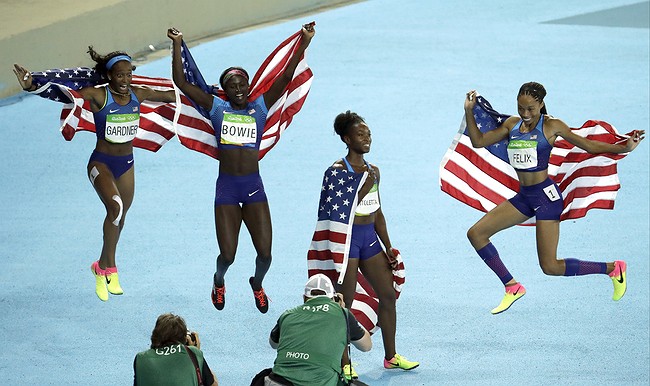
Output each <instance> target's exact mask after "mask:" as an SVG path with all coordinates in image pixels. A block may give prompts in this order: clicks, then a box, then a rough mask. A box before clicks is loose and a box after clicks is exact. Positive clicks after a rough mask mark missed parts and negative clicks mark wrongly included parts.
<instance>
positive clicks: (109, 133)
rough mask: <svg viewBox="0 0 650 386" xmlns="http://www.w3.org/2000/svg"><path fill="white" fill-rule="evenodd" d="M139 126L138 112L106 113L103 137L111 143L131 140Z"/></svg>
mask: <svg viewBox="0 0 650 386" xmlns="http://www.w3.org/2000/svg"><path fill="white" fill-rule="evenodd" d="M139 126H140V114H139V113H134V114H108V115H106V130H105V131H104V138H105V139H106V140H107V141H108V142H112V143H126V142H130V141H133V138H135V134H136V133H137V132H138V127H139Z"/></svg>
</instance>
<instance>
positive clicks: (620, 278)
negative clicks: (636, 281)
mask: <svg viewBox="0 0 650 386" xmlns="http://www.w3.org/2000/svg"><path fill="white" fill-rule="evenodd" d="M616 280H618V282H619V283H621V284H623V282H624V281H625V280H623V271H621V273H620V274H619V279H616Z"/></svg>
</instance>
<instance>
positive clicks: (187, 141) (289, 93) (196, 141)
mask: <svg viewBox="0 0 650 386" xmlns="http://www.w3.org/2000/svg"><path fill="white" fill-rule="evenodd" d="M301 39H302V32H301V31H299V32H297V33H295V34H293V35H292V36H290V37H289V38H288V39H286V40H285V41H284V42H282V43H281V44H280V45H279V46H278V47H277V48H276V49H275V50H274V51H273V52H272V53H271V55H269V56H268V57H267V58H266V60H265V61H264V63H262V66H261V67H260V69H259V70H258V71H257V73H256V74H255V76H254V77H253V80H252V81H251V90H250V93H249V96H248V99H249V100H254V99H256V98H257V97H259V96H260V95H262V94H264V93H265V92H266V91H268V89H269V88H270V87H271V85H272V84H273V82H275V80H276V79H277V78H278V77H279V76H280V75H282V73H283V72H284V70H285V68H286V66H287V64H288V62H289V60H290V59H291V57H292V56H293V55H294V54H295V51H296V50H297V49H298V47H299V45H300V41H301ZM312 79H313V73H312V71H311V69H310V68H309V66H308V65H307V61H306V59H305V57H304V56H303V57H302V58H301V60H300V62H299V63H298V66H297V67H296V71H295V72H294V74H293V78H292V80H291V82H289V85H288V86H287V88H286V89H285V90H284V93H283V94H282V95H281V96H280V98H279V99H278V100H277V102H275V103H274V104H273V106H271V107H270V108H269V112H268V115H267V118H266V125H265V126H264V132H263V134H262V141H261V144H260V151H259V159H262V157H264V155H266V153H267V152H268V151H269V150H271V149H272V148H273V146H275V144H276V143H277V142H278V141H279V140H280V136H281V135H282V133H284V130H286V128H287V127H288V126H289V124H290V123H291V121H292V119H293V116H294V115H295V114H296V113H297V112H298V111H300V109H301V108H302V105H303V104H304V102H305V99H306V98H307V94H308V93H309V89H310V88H311V83H312ZM176 91H177V100H178V99H180V101H181V107H180V109H178V112H177V114H176V115H177V116H176V118H175V127H176V133H177V134H178V138H179V139H180V141H181V143H182V144H183V145H184V146H186V147H188V148H189V149H192V150H196V151H199V152H201V153H204V154H207V155H209V156H211V157H213V158H218V153H217V137H216V134H215V130H214V128H213V127H212V122H210V120H209V119H207V118H205V117H203V116H202V115H201V114H200V113H199V112H198V111H197V110H196V109H195V108H194V106H193V105H192V103H191V102H190V101H189V99H188V98H187V97H186V96H185V95H183V94H182V92H180V90H178V89H177V90H176Z"/></svg>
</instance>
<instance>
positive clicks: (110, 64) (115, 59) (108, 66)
mask: <svg viewBox="0 0 650 386" xmlns="http://www.w3.org/2000/svg"><path fill="white" fill-rule="evenodd" d="M120 60H126V61H127V62H129V63H131V57H130V56H128V55H117V56H113V57H112V58H111V59H110V60H109V61H108V62H106V69H107V70H110V69H111V67H113V65H114V64H115V63H117V62H119V61H120Z"/></svg>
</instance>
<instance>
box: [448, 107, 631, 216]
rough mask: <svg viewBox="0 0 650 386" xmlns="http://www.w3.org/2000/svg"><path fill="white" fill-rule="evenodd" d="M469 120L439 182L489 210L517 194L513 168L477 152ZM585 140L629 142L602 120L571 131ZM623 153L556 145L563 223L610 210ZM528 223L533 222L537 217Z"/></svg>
mask: <svg viewBox="0 0 650 386" xmlns="http://www.w3.org/2000/svg"><path fill="white" fill-rule="evenodd" d="M465 128H466V122H465V118H464V117H463V120H462V122H461V125H460V129H459V130H458V133H457V134H456V136H455V137H454V140H453V142H452V144H451V146H450V147H449V149H448V150H447V152H446V154H445V156H444V157H443V159H442V162H441V163H440V170H439V183H440V188H441V189H442V191H444V192H445V193H447V194H449V195H451V196H452V197H454V198H456V199H457V200H459V201H461V202H464V203H465V204H467V205H469V206H471V207H473V208H475V209H478V210H480V211H483V212H488V211H490V210H491V209H492V208H494V207H495V206H497V205H498V204H500V203H501V202H503V201H505V200H507V199H509V198H511V197H513V196H514V195H515V194H516V193H517V192H518V191H519V181H518V179H517V174H516V173H515V171H514V169H513V168H512V167H511V166H510V165H509V164H508V163H507V162H504V161H502V160H501V159H499V158H498V157H496V156H494V155H492V154H491V153H490V152H488V151H487V150H486V149H483V148H478V149H476V148H474V147H473V146H472V144H471V141H470V139H469V137H467V136H466V135H465V134H464V132H465ZM571 130H572V131H573V132H574V133H575V134H577V135H580V136H582V137H585V138H588V139H591V140H596V141H602V142H607V143H612V144H617V143H621V142H624V141H626V140H627V138H628V137H629V135H631V133H630V134H628V135H627V136H625V135H621V134H619V133H618V132H617V131H616V129H615V128H614V127H613V126H612V125H610V124H608V123H607V122H603V121H587V122H585V123H584V124H583V125H582V126H581V127H580V128H572V129H571ZM626 155H627V153H624V154H610V153H606V154H589V153H587V152H586V151H584V150H582V149H580V148H579V147H576V146H573V145H572V144H570V143H569V142H568V141H566V140H564V139H562V138H558V139H557V140H556V141H555V144H554V147H553V150H552V151H551V158H550V160H549V168H548V173H549V177H550V178H551V179H553V180H554V181H555V182H556V183H557V184H558V185H559V187H560V191H561V192H562V197H563V198H564V211H563V212H562V216H561V220H568V219H576V218H580V217H584V216H585V215H586V214H587V212H588V211H589V210H590V209H595V208H598V209H612V208H614V200H615V199H616V192H617V191H618V189H620V186H621V185H620V182H619V179H618V174H617V169H616V163H617V161H618V160H620V159H622V158H623V157H625V156H626ZM525 224H534V218H532V219H530V220H529V221H527V222H526V223H525Z"/></svg>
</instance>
